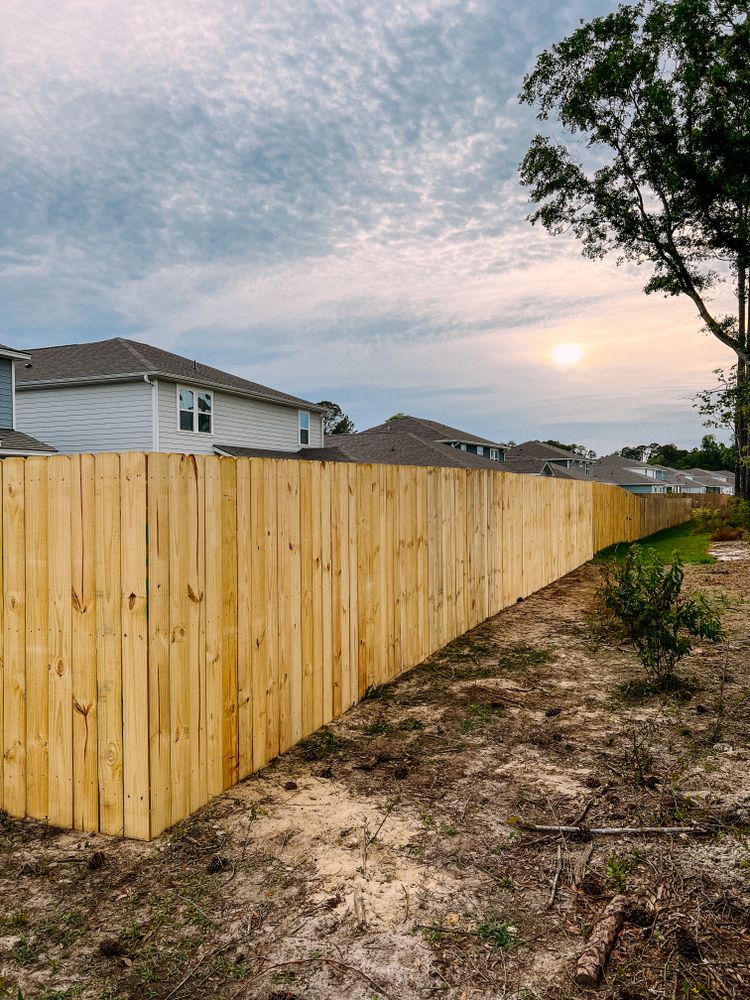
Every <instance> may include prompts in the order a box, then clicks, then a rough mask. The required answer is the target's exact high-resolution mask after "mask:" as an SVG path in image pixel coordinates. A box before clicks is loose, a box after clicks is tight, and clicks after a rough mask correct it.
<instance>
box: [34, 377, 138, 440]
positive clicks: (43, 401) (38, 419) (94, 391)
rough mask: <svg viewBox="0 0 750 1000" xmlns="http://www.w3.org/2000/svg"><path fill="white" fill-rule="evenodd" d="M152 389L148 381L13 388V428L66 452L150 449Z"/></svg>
mask: <svg viewBox="0 0 750 1000" xmlns="http://www.w3.org/2000/svg"><path fill="white" fill-rule="evenodd" d="M151 393H152V389H151V386H150V385H147V384H146V382H117V383H112V384H109V385H90V386H71V387H68V388H52V389H26V390H21V391H18V389H16V426H17V430H19V431H24V432H25V433H26V434H31V435H32V437H35V438H39V439H40V440H42V441H45V442H46V443H47V444H51V445H54V447H55V448H57V450H58V451H60V452H63V453H68V454H71V453H75V452H96V451H150V450H151V449H152V447H153V444H152V440H153V419H152V399H151Z"/></svg>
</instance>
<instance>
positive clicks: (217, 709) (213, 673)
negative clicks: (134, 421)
mask: <svg viewBox="0 0 750 1000" xmlns="http://www.w3.org/2000/svg"><path fill="white" fill-rule="evenodd" d="M204 496H205V511H206V514H205V565H206V569H205V573H206V596H205V602H204V603H205V609H206V612H205V613H206V793H207V795H208V796H209V797H210V796H213V795H219V794H220V792H221V791H222V790H223V788H224V719H223V713H224V663H223V658H222V657H223V650H224V625H223V622H222V617H221V616H222V605H223V589H222V527H223V525H222V485H221V459H220V458H219V457H218V456H214V455H209V456H206V460H205V482H204Z"/></svg>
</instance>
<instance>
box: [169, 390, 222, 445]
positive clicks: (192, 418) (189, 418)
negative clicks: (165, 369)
mask: <svg viewBox="0 0 750 1000" xmlns="http://www.w3.org/2000/svg"><path fill="white" fill-rule="evenodd" d="M177 399H178V407H179V428H180V430H181V431H191V432H194V433H198V434H213V431H214V394H213V393H212V392H205V391H204V390H202V389H188V388H187V387H186V386H184V385H181V386H178V387H177Z"/></svg>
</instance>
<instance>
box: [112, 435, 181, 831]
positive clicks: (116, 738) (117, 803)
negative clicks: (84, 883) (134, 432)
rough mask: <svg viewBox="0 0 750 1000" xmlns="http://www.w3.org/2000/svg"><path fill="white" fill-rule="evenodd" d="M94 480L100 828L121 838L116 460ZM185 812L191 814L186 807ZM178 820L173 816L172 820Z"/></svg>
mask: <svg viewBox="0 0 750 1000" xmlns="http://www.w3.org/2000/svg"><path fill="white" fill-rule="evenodd" d="M94 470H95V476H96V525H95V531H96V570H95V572H96V662H97V672H96V692H97V694H96V697H97V705H98V708H97V742H98V757H99V828H100V830H101V832H102V833H122V832H123V798H122V796H123V785H122V668H121V655H122V648H121V622H120V458H119V456H118V455H110V454H101V455H97V456H96V457H95V459H94ZM185 806H186V807H187V808H189V803H188V802H186V803H185ZM178 818H181V817H180V816H179V815H175V821H176V819H178Z"/></svg>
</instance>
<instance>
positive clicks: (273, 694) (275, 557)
mask: <svg viewBox="0 0 750 1000" xmlns="http://www.w3.org/2000/svg"><path fill="white" fill-rule="evenodd" d="M280 464H281V463H280V462H277V461H275V460H274V459H269V458H267V459H264V461H263V488H264V501H265V531H264V537H265V568H266V572H265V591H266V594H265V620H266V655H267V660H268V672H267V683H266V692H265V698H266V750H265V757H266V760H271V758H272V757H275V756H276V755H277V754H278V753H279V704H280V699H281V694H280V682H279V581H278V564H279V552H278V550H279V526H278V483H279V472H278V466H279V465H280Z"/></svg>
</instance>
